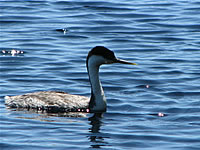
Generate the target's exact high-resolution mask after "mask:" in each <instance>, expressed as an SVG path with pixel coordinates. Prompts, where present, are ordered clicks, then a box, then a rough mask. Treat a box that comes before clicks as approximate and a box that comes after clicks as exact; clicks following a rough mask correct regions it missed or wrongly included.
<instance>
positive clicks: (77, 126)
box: [0, 0, 200, 150]
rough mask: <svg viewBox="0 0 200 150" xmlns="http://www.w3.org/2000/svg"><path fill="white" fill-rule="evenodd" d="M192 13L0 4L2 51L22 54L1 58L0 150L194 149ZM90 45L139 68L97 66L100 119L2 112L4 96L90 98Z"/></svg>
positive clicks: (198, 128) (153, 6)
mask: <svg viewBox="0 0 200 150" xmlns="http://www.w3.org/2000/svg"><path fill="white" fill-rule="evenodd" d="M199 13H200V2H199V1H197V0H192V1H186V0H175V1H152V0H140V1H135V2H132V1H126V0H123V1H120V2H116V1H112V0H110V1H105V0H101V1H95V2H92V1H87V0H82V1H79V2H75V1H60V0H57V1H50V0H45V1H35V0H28V1H12V0H5V1H3V0H2V1H1V2H0V22H1V26H0V27H1V31H0V32H1V38H0V50H7V51H9V50H12V49H16V50H21V51H24V54H22V55H16V56H11V55H4V54H2V53H1V54H0V69H1V70H0V71H1V74H0V111H1V112H0V114H1V116H0V118H1V123H0V130H1V131H0V136H1V142H0V147H1V149H38V148H39V149H48V150H49V149H52V150H53V149H97V148H102V149H109V150H110V149H112V150H121V149H152V150H154V149H181V150H182V149H184V150H185V149H188V150H193V149H194V150H195V149H196V150H197V149H199V148H200V88H199V87H200V86H199V83H200V65H199V64H200V59H199V58H200V49H199V44H200V41H199V39H200V26H199V24H200V21H199V20H200V15H199ZM62 29H64V30H63V31H62ZM97 45H103V46H106V47H108V48H109V49H111V50H113V51H114V52H115V54H116V56H117V57H119V58H122V59H126V60H129V61H132V62H135V63H137V64H139V65H137V66H127V65H120V64H113V65H106V66H102V67H101V71H100V78H101V80H102V85H103V87H104V90H105V94H106V97H107V101H108V110H107V112H106V113H104V115H103V117H102V118H99V117H96V116H95V117H93V114H85V113H83V114H81V113H80V114H70V115H69V114H46V113H40V112H35V111H26V110H10V109H7V108H6V107H5V102H4V96H5V95H18V94H25V93H28V92H35V91H42V90H44V91H48V90H57V91H64V92H68V93H71V94H80V95H84V96H88V97H89V96H90V84H89V81H88V75H87V72H86V67H85V58H86V56H87V53H88V51H89V50H90V49H91V48H93V47H94V46H97ZM159 112H161V113H164V114H165V116H164V117H158V116H157V115H156V114H158V113H159ZM69 116H70V117H69ZM77 116H78V117H77Z"/></svg>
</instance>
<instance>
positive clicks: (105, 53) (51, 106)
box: [5, 46, 136, 112]
mask: <svg viewBox="0 0 200 150" xmlns="http://www.w3.org/2000/svg"><path fill="white" fill-rule="evenodd" d="M112 63H121V64H130V65H136V64H135V63H131V62H127V61H124V60H121V59H118V58H116V57H115V55H114V52H112V51H111V50H109V49H107V48H105V47H103V46H96V47H94V48H93V49H92V50H91V51H90V52H89V53H88V56H87V60H86V65H87V71H88V75H89V81H90V84H91V97H90V98H88V97H85V96H79V95H71V94H68V93H65V92H57V91H42V92H34V93H28V94H25V95H19V96H5V104H6V105H7V106H8V107H10V108H27V109H37V110H46V111H48V112H51V111H52V112H75V111H77V112H78V111H83V112H105V111H106V98H105V95H104V91H103V88H102V86H101V82H100V80H99V67H100V66H101V65H102V64H112Z"/></svg>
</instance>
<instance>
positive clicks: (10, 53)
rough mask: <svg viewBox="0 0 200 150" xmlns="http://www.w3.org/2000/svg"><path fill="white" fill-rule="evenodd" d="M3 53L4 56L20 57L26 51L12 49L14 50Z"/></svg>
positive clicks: (3, 51)
mask: <svg viewBox="0 0 200 150" xmlns="http://www.w3.org/2000/svg"><path fill="white" fill-rule="evenodd" d="M1 53H2V54H3V55H12V56H16V55H18V54H24V51H20V50H15V49H12V50H2V51H1Z"/></svg>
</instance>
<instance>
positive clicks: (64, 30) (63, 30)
mask: <svg viewBox="0 0 200 150" xmlns="http://www.w3.org/2000/svg"><path fill="white" fill-rule="evenodd" d="M56 31H58V32H64V33H66V32H68V30H67V29H66V28H63V29H56Z"/></svg>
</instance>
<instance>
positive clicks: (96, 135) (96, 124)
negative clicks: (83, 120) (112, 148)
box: [88, 113, 108, 148]
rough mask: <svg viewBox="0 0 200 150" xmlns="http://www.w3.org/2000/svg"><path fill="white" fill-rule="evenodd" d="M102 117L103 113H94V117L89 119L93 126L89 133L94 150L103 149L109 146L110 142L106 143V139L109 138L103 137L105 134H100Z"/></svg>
mask: <svg viewBox="0 0 200 150" xmlns="http://www.w3.org/2000/svg"><path fill="white" fill-rule="evenodd" d="M102 117H103V113H94V115H93V116H92V117H90V118H89V119H88V120H89V121H91V122H90V124H91V125H92V126H91V128H89V132H91V135H90V136H89V139H90V142H91V143H92V144H91V147H92V148H101V146H108V142H105V141H104V139H105V138H107V137H105V136H103V134H101V132H100V127H101V125H102V120H101V119H102Z"/></svg>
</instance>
